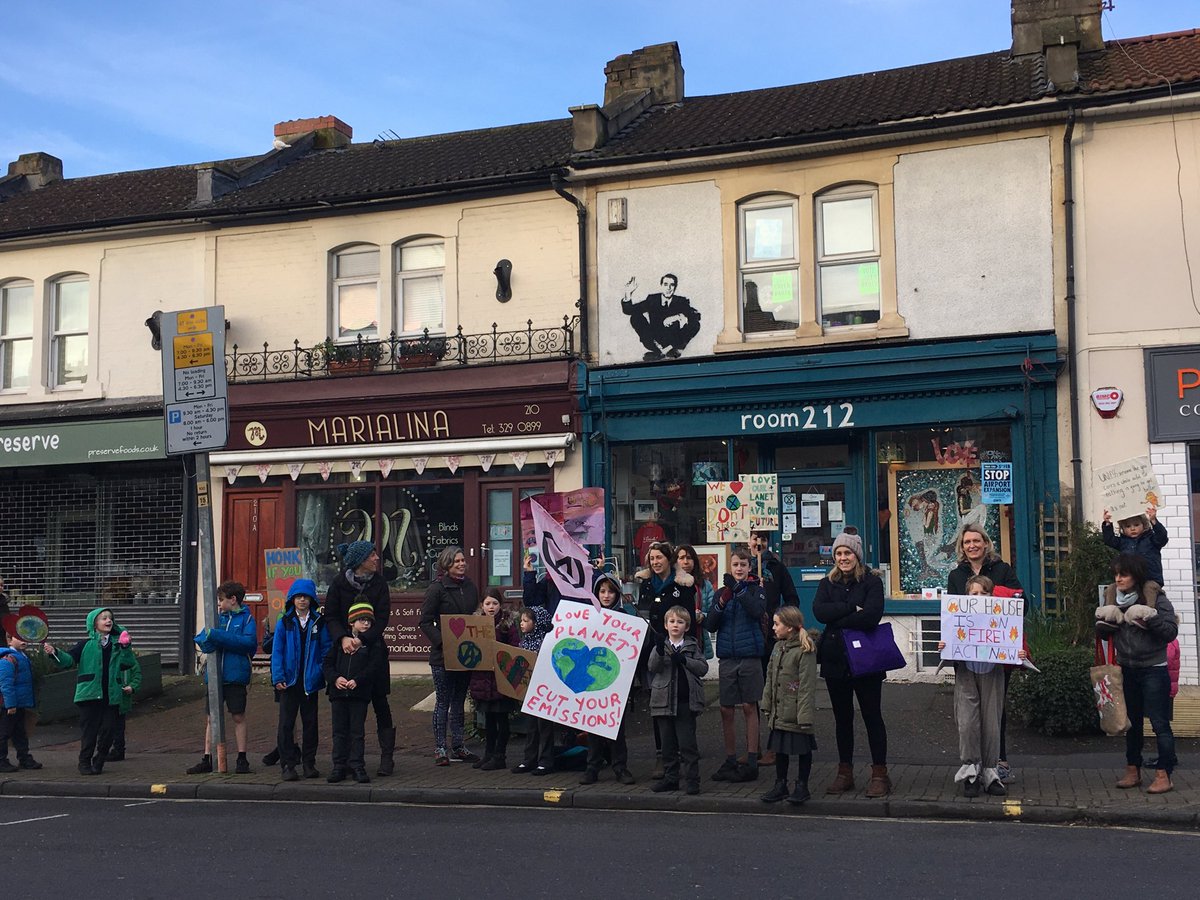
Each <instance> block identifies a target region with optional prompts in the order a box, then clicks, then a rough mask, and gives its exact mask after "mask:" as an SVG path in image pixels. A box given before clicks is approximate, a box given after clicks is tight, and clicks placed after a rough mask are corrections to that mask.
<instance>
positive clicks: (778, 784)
mask: <svg viewBox="0 0 1200 900" xmlns="http://www.w3.org/2000/svg"><path fill="white" fill-rule="evenodd" d="M787 795H788V789H787V782H786V781H784V780H783V779H782V778H778V779H776V780H775V784H774V785H773V786H772V787H771V789H770V790H769V791H767V792H766V793H765V794H763V795H762V796H761V797H759V798H758V799H760V800H762V802H763V803H778V802H779V801H780V800H782V799H783V798H785V797H786V796H787Z"/></svg>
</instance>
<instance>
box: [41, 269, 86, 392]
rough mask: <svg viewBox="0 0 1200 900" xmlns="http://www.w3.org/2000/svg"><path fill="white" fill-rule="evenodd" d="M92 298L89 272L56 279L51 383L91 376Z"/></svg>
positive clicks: (52, 300)
mask: <svg viewBox="0 0 1200 900" xmlns="http://www.w3.org/2000/svg"><path fill="white" fill-rule="evenodd" d="M90 298H91V290H90V285H89V284H88V279H87V276H86V275H71V276H69V277H67V278H60V279H59V280H58V281H56V282H54V284H53V286H52V288H51V294H50V307H51V308H50V327H51V332H50V384H51V386H52V387H56V388H59V387H73V386H80V385H84V384H86V383H87V380H88V317H89V305H90Z"/></svg>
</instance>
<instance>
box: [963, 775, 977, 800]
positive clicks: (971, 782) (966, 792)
mask: <svg viewBox="0 0 1200 900" xmlns="http://www.w3.org/2000/svg"><path fill="white" fill-rule="evenodd" d="M979 792H980V787H979V779H978V778H968V779H967V780H966V781H964V782H963V796H964V797H978V796H979Z"/></svg>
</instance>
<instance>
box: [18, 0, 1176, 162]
mask: <svg viewBox="0 0 1200 900" xmlns="http://www.w3.org/2000/svg"><path fill="white" fill-rule="evenodd" d="M1113 5H1114V9H1113V10H1112V11H1109V12H1106V13H1104V20H1103V29H1104V36H1105V37H1106V38H1108V39H1112V38H1123V37H1135V36H1138V35H1145V34H1157V33H1163V32H1170V31H1181V30H1185V29H1190V28H1194V27H1200V4H1198V3H1197V2H1196V0H1115V2H1114V4H1113ZM0 7H3V23H4V31H5V33H6V39H5V40H4V42H3V47H4V49H3V51H2V52H0V112H2V113H3V122H4V125H3V129H2V131H0V165H3V164H5V163H7V162H10V161H12V160H15V159H16V158H17V156H18V155H20V154H21V153H30V152H34V151H44V152H47V153H50V154H53V155H54V156H57V157H59V158H60V159H62V160H63V171H64V175H65V176H66V177H67V178H75V177H80V176H85V175H94V174H101V173H107V172H119V171H129V170H135V169H146V168H155V167H159V166H170V165H183V164H192V163H198V162H206V161H210V160H216V159H227V158H234V157H240V156H249V155H254V154H259V153H265V152H267V151H269V150H270V149H271V142H272V140H273V128H274V125H275V123H277V122H282V121H285V120H288V119H300V118H309V117H313V116H323V115H335V116H337V117H338V118H340V119H341V120H342V121H344V122H347V123H348V124H350V125H351V126H352V127H353V129H354V140H355V141H357V142H364V141H370V140H372V139H374V138H375V137H377V136H391V134H392V133H395V134H396V135H399V136H401V137H413V136H417V135H426V134H439V133H443V132H451V131H462V130H468V129H473V128H485V127H489V126H494V125H510V124H514V123H518V122H536V121H541V120H544V119H558V118H565V117H567V116H568V115H569V113H568V112H567V110H568V108H569V107H571V106H578V105H581V104H587V103H597V104H599V103H602V102H603V94H604V66H605V64H606V63H607V62H608V61H609V60H611V59H613V58H614V57H616V56H618V55H620V54H622V53H628V52H630V51H632V50H635V49H637V48H639V47H643V46H646V45H648V44H657V43H664V42H668V41H676V42H678V44H679V47H680V53H681V56H682V60H683V67H684V71H685V93H686V94H687V95H688V96H699V95H704V94H718V93H726V92H730V91H739V90H749V89H754V88H763V87H774V86H777V85H784V84H796V83H800V82H806V81H817V80H821V79H824V78H836V77H839V76H843V75H852V74H856V73H862V72H872V71H878V70H881V69H889V68H894V67H896V66H906V65H913V64H917V63H923V62H932V61H935V60H941V59H951V58H954V57H958V56H968V55H972V54H976V53H986V52H991V51H995V50H1006V49H1008V47H1009V46H1010V45H1011V41H1012V37H1011V27H1010V22H1009V8H1010V4H1009V0H783V2H776V3H760V4H753V3H746V2H729V0H724V2H716V0H656V2H632V0H607V2H604V3H598V2H570V0H566V2H564V0H558V2H545V0H441V2H416V0H351V2H330V0H320V2H317V0H237V2H234V0H205V2H196V0H170V2H163V0H150V2H147V0H118V2H112V0H109V2H97V0H43V2H42V3H36V4H35V3H28V2H17V0H8V2H0ZM4 171H6V170H5V169H3V168H0V174H2V173H3V172H4Z"/></svg>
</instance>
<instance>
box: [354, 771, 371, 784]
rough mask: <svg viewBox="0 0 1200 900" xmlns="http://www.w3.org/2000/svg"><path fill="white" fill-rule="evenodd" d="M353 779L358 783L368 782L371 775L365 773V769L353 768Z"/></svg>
mask: <svg viewBox="0 0 1200 900" xmlns="http://www.w3.org/2000/svg"><path fill="white" fill-rule="evenodd" d="M354 780H355V781H357V782H358V783H359V784H370V782H371V776H370V775H368V774H367V770H366V769H355V770H354Z"/></svg>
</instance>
